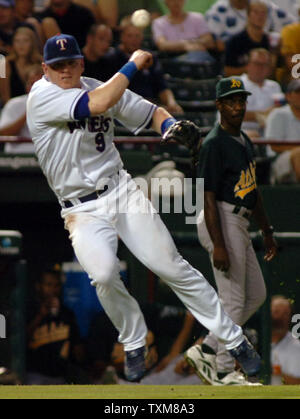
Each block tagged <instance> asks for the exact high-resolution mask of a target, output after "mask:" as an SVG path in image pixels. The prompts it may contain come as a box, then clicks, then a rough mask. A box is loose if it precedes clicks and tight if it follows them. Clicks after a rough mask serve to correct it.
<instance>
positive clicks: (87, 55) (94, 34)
mask: <svg viewBox="0 0 300 419" xmlns="http://www.w3.org/2000/svg"><path fill="white" fill-rule="evenodd" d="M112 37H113V33H112V30H111V28H110V27H109V26H107V25H105V24H95V25H92V27H91V28H90V30H89V32H88V35H87V38H86V44H85V46H84V47H83V49H82V52H83V55H84V67H85V68H84V76H86V77H92V78H94V79H97V80H101V81H107V80H108V79H109V78H110V77H111V75H112V74H115V73H116V72H117V71H118V70H119V68H117V63H114V56H115V55H114V49H113V48H112V47H111V43H112Z"/></svg>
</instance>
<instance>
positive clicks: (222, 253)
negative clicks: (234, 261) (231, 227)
mask: <svg viewBox="0 0 300 419" xmlns="http://www.w3.org/2000/svg"><path fill="white" fill-rule="evenodd" d="M213 262H214V267H215V268H216V269H218V270H219V271H222V272H227V271H228V270H229V268H230V262H229V256H228V253H227V250H226V248H225V247H215V248H214V252H213Z"/></svg>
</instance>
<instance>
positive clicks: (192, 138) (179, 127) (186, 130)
mask: <svg viewBox="0 0 300 419" xmlns="http://www.w3.org/2000/svg"><path fill="white" fill-rule="evenodd" d="M172 140H173V141H176V142H177V143H179V144H181V145H184V146H185V147H187V148H188V149H189V150H190V154H191V157H192V163H193V166H197V164H198V157H199V151H200V147H201V144H202V137H201V129H200V128H199V127H197V125H195V124H194V122H192V121H186V120H183V121H177V122H175V123H174V124H173V125H171V126H170V127H169V129H168V130H167V131H166V132H165V133H164V135H163V137H162V140H161V144H162V145H163V144H167V143H168V142H169V141H172Z"/></svg>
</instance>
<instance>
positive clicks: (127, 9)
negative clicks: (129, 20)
mask: <svg viewBox="0 0 300 419" xmlns="http://www.w3.org/2000/svg"><path fill="white" fill-rule="evenodd" d="M96 2H97V5H98V10H99V14H100V16H101V21H103V22H104V23H106V24H107V25H109V26H110V27H111V28H112V29H117V28H118V27H119V24H120V22H121V21H122V20H123V19H124V18H125V17H128V16H131V15H132V13H133V12H134V11H135V10H138V9H146V10H148V12H150V13H151V17H152V19H155V18H156V17H158V16H160V15H161V14H162V7H161V4H160V1H159V0H130V1H124V0H96Z"/></svg>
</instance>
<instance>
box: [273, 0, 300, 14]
mask: <svg viewBox="0 0 300 419" xmlns="http://www.w3.org/2000/svg"><path fill="white" fill-rule="evenodd" d="M272 2H273V3H274V4H276V5H277V6H278V7H280V9H281V10H284V11H285V13H287V14H290V15H292V16H297V15H298V13H299V8H300V4H299V1H298V0H272Z"/></svg>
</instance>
